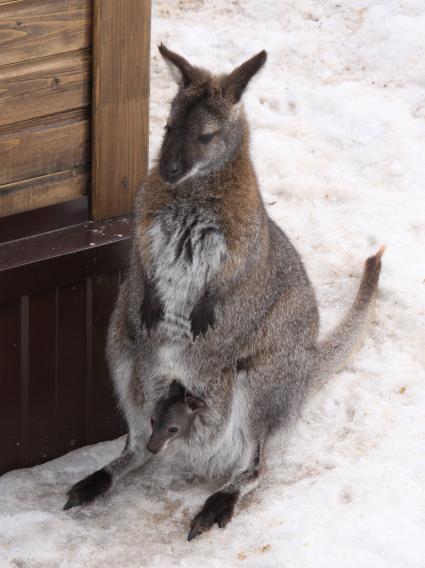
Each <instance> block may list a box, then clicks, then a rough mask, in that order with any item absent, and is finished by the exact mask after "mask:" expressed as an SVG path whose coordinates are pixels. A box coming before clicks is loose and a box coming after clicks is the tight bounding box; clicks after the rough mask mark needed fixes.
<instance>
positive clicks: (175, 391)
mask: <svg viewBox="0 0 425 568" xmlns="http://www.w3.org/2000/svg"><path fill="white" fill-rule="evenodd" d="M185 392H186V389H185V387H184V386H183V385H182V384H181V383H179V382H178V381H173V382H172V383H171V384H170V389H169V391H168V395H169V396H170V397H171V398H180V397H182V396H184V393H185Z"/></svg>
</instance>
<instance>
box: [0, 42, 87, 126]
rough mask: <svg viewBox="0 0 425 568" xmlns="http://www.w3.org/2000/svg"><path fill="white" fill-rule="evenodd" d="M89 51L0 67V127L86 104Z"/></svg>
mask: <svg viewBox="0 0 425 568" xmlns="http://www.w3.org/2000/svg"><path fill="white" fill-rule="evenodd" d="M90 64H91V53H90V51H89V50H87V49H86V50H79V51H73V52H70V53H64V54H60V55H52V56H51V57H44V58H42V59H36V60H35V61H25V62H23V63H16V64H14V65H7V66H4V67H0V126H3V125H4V124H12V123H14V122H20V121H22V120H29V119H31V118H36V117H39V116H44V115H48V114H53V113H58V112H63V111H66V110H72V109H77V108H81V107H86V106H88V105H89V104H90V98H91V87H90Z"/></svg>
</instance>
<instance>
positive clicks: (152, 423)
mask: <svg viewBox="0 0 425 568" xmlns="http://www.w3.org/2000/svg"><path fill="white" fill-rule="evenodd" d="M151 426H152V428H153V427H154V426H155V420H154V419H153V418H151Z"/></svg>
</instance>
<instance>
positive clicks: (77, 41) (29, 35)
mask: <svg viewBox="0 0 425 568" xmlns="http://www.w3.org/2000/svg"><path fill="white" fill-rule="evenodd" d="M91 5H92V2H91V0H16V1H12V2H7V3H5V4H0V53H1V58H0V62H1V65H6V64H8V63H16V62H18V61H26V60H28V59H36V58H38V57H46V56H47V55H53V54H57V53H65V52H67V51H74V50H78V49H82V48H86V47H89V46H90V45H91Z"/></svg>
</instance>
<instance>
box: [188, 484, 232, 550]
mask: <svg viewBox="0 0 425 568" xmlns="http://www.w3.org/2000/svg"><path fill="white" fill-rule="evenodd" d="M237 498H238V494H237V493H225V492H224V491H217V493H213V494H212V495H211V496H210V497H208V499H207V500H206V501H205V504H204V506H203V507H202V509H201V510H200V511H199V513H198V514H197V515H196V517H195V518H194V519H193V521H192V525H191V527H190V531H189V536H188V537H187V540H189V541H190V540H193V539H194V538H195V537H197V536H198V535H200V534H202V533H203V532H206V531H207V530H209V529H210V528H211V527H212V526H213V524H214V523H217V524H218V526H219V527H220V528H221V529H224V528H225V527H226V525H227V524H228V523H229V521H230V520H231V519H232V517H233V511H234V509H235V504H236V501H237Z"/></svg>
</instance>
